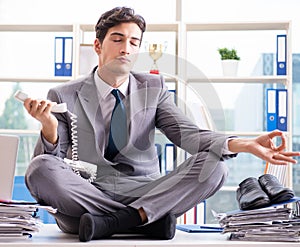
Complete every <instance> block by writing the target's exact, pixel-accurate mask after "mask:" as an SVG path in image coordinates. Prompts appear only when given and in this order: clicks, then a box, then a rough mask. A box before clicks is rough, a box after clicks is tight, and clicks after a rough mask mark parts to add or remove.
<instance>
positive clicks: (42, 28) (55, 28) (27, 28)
mask: <svg viewBox="0 0 300 247" xmlns="http://www.w3.org/2000/svg"><path fill="white" fill-rule="evenodd" d="M0 31H1V32H73V25H42V24H40V25H24V24H23V25H0Z"/></svg>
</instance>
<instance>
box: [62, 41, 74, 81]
mask: <svg viewBox="0 0 300 247" xmlns="http://www.w3.org/2000/svg"><path fill="white" fill-rule="evenodd" d="M64 48H65V49H64V76H72V54H73V38H72V37H65V38H64Z"/></svg>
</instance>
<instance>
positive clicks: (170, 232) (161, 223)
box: [132, 213, 176, 240]
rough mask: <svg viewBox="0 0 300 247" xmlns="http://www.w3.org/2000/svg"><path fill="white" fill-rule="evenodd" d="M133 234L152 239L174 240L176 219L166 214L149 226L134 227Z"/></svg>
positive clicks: (170, 214) (172, 215)
mask: <svg viewBox="0 0 300 247" xmlns="http://www.w3.org/2000/svg"><path fill="white" fill-rule="evenodd" d="M132 231H133V232H135V233H139V234H145V235H146V236H148V237H150V238H153V239H160V240H169V239H172V238H174V236H175V231H176V217H175V215H174V214H172V213H168V214H167V215H165V216H164V217H162V218H160V219H159V220H157V221H154V222H152V223H150V224H147V225H143V226H138V227H134V228H133V229H132Z"/></svg>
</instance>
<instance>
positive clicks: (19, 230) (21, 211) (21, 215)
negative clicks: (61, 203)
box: [0, 202, 55, 239]
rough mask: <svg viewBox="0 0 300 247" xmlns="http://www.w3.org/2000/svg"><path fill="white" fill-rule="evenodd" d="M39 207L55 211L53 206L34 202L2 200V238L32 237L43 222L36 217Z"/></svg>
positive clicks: (0, 207)
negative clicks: (44, 205)
mask: <svg viewBox="0 0 300 247" xmlns="http://www.w3.org/2000/svg"><path fill="white" fill-rule="evenodd" d="M39 208H45V209H46V210H48V211H51V212H53V213H55V210H54V209H53V208H51V207H43V206H40V205H37V204H34V203H29V204H26V203H24V202H22V203H20V202H18V203H13V202H0V239H3V238H5V239H6V238H14V239H15V238H28V237H29V238H30V237H31V236H32V233H34V232H38V231H39V229H40V227H41V226H42V222H41V221H40V220H39V218H38V217H36V213H37V211H38V209H39Z"/></svg>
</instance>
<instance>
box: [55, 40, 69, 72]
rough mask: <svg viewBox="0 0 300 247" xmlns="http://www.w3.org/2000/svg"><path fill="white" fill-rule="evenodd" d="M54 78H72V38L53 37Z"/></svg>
mask: <svg viewBox="0 0 300 247" xmlns="http://www.w3.org/2000/svg"><path fill="white" fill-rule="evenodd" d="M54 49H55V55H54V57H55V62H54V63H55V69H54V74H55V76H72V54H73V38H72V37H55V48H54Z"/></svg>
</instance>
